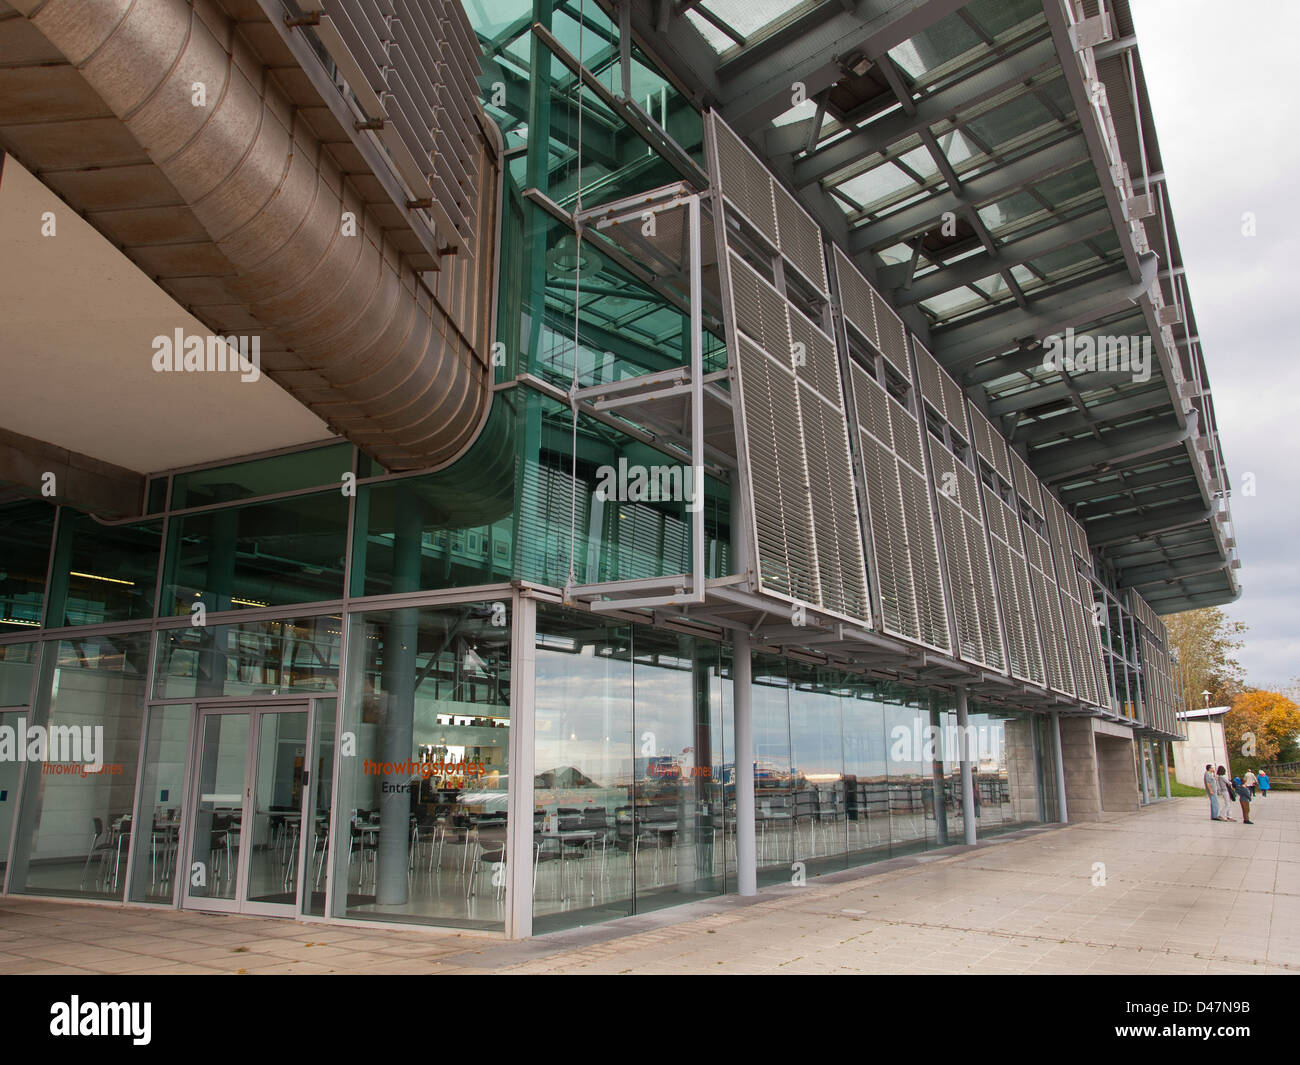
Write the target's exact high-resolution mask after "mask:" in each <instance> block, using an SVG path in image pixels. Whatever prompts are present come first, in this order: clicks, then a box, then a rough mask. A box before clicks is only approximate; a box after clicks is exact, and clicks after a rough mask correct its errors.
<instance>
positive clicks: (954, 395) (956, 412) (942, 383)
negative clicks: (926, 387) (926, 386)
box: [936, 363, 971, 443]
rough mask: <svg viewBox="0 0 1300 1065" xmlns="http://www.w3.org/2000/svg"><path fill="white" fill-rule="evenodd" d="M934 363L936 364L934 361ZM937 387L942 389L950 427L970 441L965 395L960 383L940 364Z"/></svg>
mask: <svg viewBox="0 0 1300 1065" xmlns="http://www.w3.org/2000/svg"><path fill="white" fill-rule="evenodd" d="M936 365H938V364H937V363H936ZM939 388H940V389H941V390H942V391H943V409H944V414H945V416H946V417H947V419H948V421H949V422H951V423H952V427H953V428H954V429H956V430H957V432H958V433H959V434H960V435H961V438H962V439H963V440H965V441H966V442H967V443H970V437H971V433H970V428H969V427H968V426H967V424H966V397H965V394H964V393H963V392H962V390H961V385H959V384H958V383H957V382H956V381H954V380H953V379H952V377H951V376H950V375H949V374H948V371H947V370H945V369H944V368H943V367H942V366H940V367H939Z"/></svg>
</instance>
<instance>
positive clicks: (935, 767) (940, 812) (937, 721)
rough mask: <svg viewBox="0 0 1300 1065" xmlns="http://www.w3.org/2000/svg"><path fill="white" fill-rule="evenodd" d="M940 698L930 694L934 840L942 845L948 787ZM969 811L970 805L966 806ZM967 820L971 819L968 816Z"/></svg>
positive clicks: (946, 812) (946, 836) (944, 844)
mask: <svg viewBox="0 0 1300 1065" xmlns="http://www.w3.org/2000/svg"><path fill="white" fill-rule="evenodd" d="M937 704H938V698H937V697H936V696H934V695H931V696H930V729H931V733H932V735H933V737H934V758H933V759H931V761H930V783H931V787H932V791H933V795H934V840H935V843H936V844H937V845H938V846H940V847H946V846H948V803H947V801H946V795H947V790H948V789H947V787H946V786H945V780H944V775H943V756H944V754H945V753H946V752H945V751H944V750H943V719H942V718H941V717H940V715H939V707H938V705H937ZM966 810H967V811H968V812H969V810H970V807H966ZM967 820H970V818H969V817H967Z"/></svg>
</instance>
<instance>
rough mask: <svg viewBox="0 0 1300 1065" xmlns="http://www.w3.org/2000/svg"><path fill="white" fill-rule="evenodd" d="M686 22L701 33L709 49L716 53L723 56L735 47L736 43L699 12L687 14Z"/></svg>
mask: <svg viewBox="0 0 1300 1065" xmlns="http://www.w3.org/2000/svg"><path fill="white" fill-rule="evenodd" d="M686 21H687V22H689V23H690V24H691V25H692V26H694V27H695V28H696V29H697V30H699V31H700V36H701V37H703V38H704V40H705V41H706V42H707V43H708V45H709V47H710V48H712V49H713V50H714V51H715V52H717V53H719V54H721V53H722V52H725V51H726V50H727V49H728V48H731V47H734V46H735V43H736V42H735V41H733V40H732V39H731V38H730V37H728V36H727V35H726V34H725V33H723V32H722V31H721V30H720V29H718V27H717V26H715V25H714V24H713V23H712V22H710V21H709V20H708V19H706V18H704V17H703V16H702V15H701V14H700V13H699V12H698V11H688V12H686Z"/></svg>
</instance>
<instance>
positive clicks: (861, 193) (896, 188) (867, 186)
mask: <svg viewBox="0 0 1300 1065" xmlns="http://www.w3.org/2000/svg"><path fill="white" fill-rule="evenodd" d="M836 187H837V188H838V189H839V191H840V192H841V193H843V194H844V195H845V196H848V197H849V198H850V199H851V200H853V202H854V203H856V204H858V205H859V206H861V207H868V206H870V205H872V204H875V203H877V202H879V201H881V200H884V199H887V198H888V197H890V196H893V195H894V194H895V193H897V192H901V191H902V190H903V189H908V190H911V189H914V188H915V187H916V182H915V181H913V180H912V179H911V178H910V177H908V176H907V175H906V174H904V173H903V172H902V171H901V170H899V169H898V167H896V166H895V165H894V164H893V163H885V164H884V165H882V166H878V167H876V168H875V169H874V170H868V171H867V172H866V173H865V174H859V175H858V176H857V177H855V178H850V179H849V180H848V181H845V182H842V183H841V184H840V185H838V186H836Z"/></svg>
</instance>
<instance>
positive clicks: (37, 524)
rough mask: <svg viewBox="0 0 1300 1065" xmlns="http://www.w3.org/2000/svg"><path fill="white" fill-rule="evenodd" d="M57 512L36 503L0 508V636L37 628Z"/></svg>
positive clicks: (10, 504) (12, 504)
mask: <svg viewBox="0 0 1300 1065" xmlns="http://www.w3.org/2000/svg"><path fill="white" fill-rule="evenodd" d="M56 512H57V508H56V507H53V506H51V505H50V504H49V503H44V502H37V501H35V500H32V501H27V500H23V501H20V502H16V503H5V504H4V505H2V506H0V559H4V565H3V566H0V635H4V636H12V635H14V634H15V633H19V632H23V631H26V630H28V629H34V628H37V627H39V626H40V623H41V602H42V600H43V599H44V598H45V574H46V571H47V570H48V569H49V562H50V539H51V537H52V536H53V534H54V515H55V513H56Z"/></svg>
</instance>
